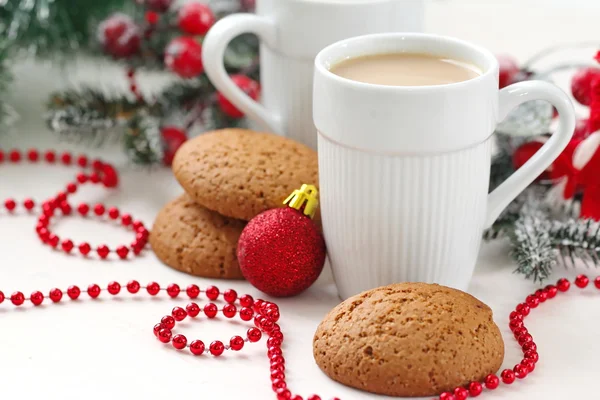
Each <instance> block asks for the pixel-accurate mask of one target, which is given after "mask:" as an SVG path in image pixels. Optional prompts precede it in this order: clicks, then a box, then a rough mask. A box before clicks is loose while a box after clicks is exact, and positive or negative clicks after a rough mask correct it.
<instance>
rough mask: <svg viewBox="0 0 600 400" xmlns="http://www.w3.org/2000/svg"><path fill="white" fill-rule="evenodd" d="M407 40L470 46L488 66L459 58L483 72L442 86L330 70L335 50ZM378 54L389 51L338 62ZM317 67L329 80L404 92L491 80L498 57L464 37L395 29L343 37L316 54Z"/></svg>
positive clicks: (424, 90) (343, 58) (345, 58)
mask: <svg viewBox="0 0 600 400" xmlns="http://www.w3.org/2000/svg"><path fill="white" fill-rule="evenodd" d="M407 40H413V41H414V40H425V41H429V42H446V43H448V44H450V45H451V46H454V47H456V46H458V47H462V48H465V49H468V50H469V51H470V52H472V53H473V54H475V53H478V54H479V55H482V56H483V57H484V59H485V64H486V65H479V64H478V63H475V62H473V60H472V58H473V57H471V59H470V60H462V59H461V60H460V61H463V62H469V63H471V64H473V65H475V66H476V67H478V68H480V69H481V70H482V73H481V74H480V75H478V76H476V77H475V78H472V79H467V80H465V81H460V82H453V83H445V84H439V85H420V86H392V85H382V84H376V83H367V82H360V81H355V80H352V79H348V78H344V77H341V76H339V75H337V74H335V73H333V72H332V71H331V70H330V67H331V64H332V62H331V60H330V59H331V55H332V53H333V52H335V51H337V50H339V49H340V48H345V49H348V50H347V51H346V52H349V51H350V49H351V48H355V47H357V46H359V45H360V44H362V43H364V42H365V41H369V42H381V41H407ZM379 54H389V53H382V52H375V51H373V52H364V54H360V55H353V56H346V57H342V58H340V59H338V60H336V61H335V63H338V62H341V61H344V60H348V59H351V58H356V57H361V56H371V55H379ZM422 54H425V55H427V54H431V52H428V51H426V50H425V51H423V52H422ZM447 56H448V57H450V58H452V55H450V54H448V55H447ZM315 69H316V71H318V72H319V73H321V74H323V75H324V76H326V77H327V78H328V79H332V80H334V81H336V82H337V83H339V84H343V85H350V86H354V87H356V88H357V89H359V88H362V89H377V90H386V91H404V92H427V91H432V90H434V91H435V90H444V89H450V88H459V87H463V86H465V85H471V84H477V83H480V82H481V81H483V80H486V79H489V75H492V74H496V73H497V71H498V60H497V59H496V57H495V56H494V55H493V54H492V52H491V51H489V50H488V49H486V48H484V47H481V46H478V45H476V44H473V43H470V42H467V41H465V40H462V39H458V38H455V37H451V36H444V35H437V34H431V33H416V32H409V33H407V32H394V33H375V34H368V35H361V36H355V37H351V38H348V39H344V40H340V41H338V42H335V43H333V44H331V45H329V46H327V47H325V48H323V49H322V50H321V51H319V53H318V54H317V56H316V57H315Z"/></svg>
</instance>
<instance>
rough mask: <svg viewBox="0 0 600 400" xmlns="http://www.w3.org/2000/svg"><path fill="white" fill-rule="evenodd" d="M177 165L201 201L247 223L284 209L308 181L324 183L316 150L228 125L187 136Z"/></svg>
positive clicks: (185, 185) (175, 168)
mask: <svg viewBox="0 0 600 400" xmlns="http://www.w3.org/2000/svg"><path fill="white" fill-rule="evenodd" d="M172 168H173V172H174V174H175V177H176V178H177V181H179V184H180V185H181V186H182V187H183V188H184V190H185V191H186V192H187V193H188V194H189V195H190V197H191V198H192V199H193V200H194V201H196V202H197V203H198V204H201V205H203V206H204V207H206V208H208V209H210V210H213V211H216V212H218V213H219V214H222V215H225V216H228V217H231V218H236V219H241V220H244V221H249V220H251V219H252V218H253V217H255V216H256V215H258V214H260V213H261V212H263V211H267V210H270V209H272V208H276V207H280V206H281V203H282V202H283V200H284V199H285V198H286V197H287V196H288V195H289V194H290V193H291V192H292V191H293V190H294V189H296V188H298V187H300V186H301V185H302V184H303V183H317V182H318V181H319V179H318V159H317V153H316V152H315V151H314V150H312V149H310V148H308V147H306V146H304V145H302V144H300V143H297V142H295V141H293V140H290V139H287V138H285V137H282V136H278V135H274V134H270V133H261V132H254V131H250V130H245V129H223V130H218V131H214V132H209V133H205V134H203V135H200V136H198V137H196V138H194V139H191V140H188V141H187V142H186V143H184V144H183V145H182V146H181V147H180V148H179V150H178V151H177V154H176V155H175V159H174V160H173V166H172ZM315 220H316V221H319V220H320V217H319V215H317V216H316V217H315Z"/></svg>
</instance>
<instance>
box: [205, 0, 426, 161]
mask: <svg viewBox="0 0 600 400" xmlns="http://www.w3.org/2000/svg"><path fill="white" fill-rule="evenodd" d="M423 8H424V7H423V0H258V1H257V4H256V15H254V14H234V15H230V16H228V17H225V18H223V19H221V20H220V21H219V22H217V23H216V24H215V25H214V26H213V27H212V28H211V30H210V31H209V32H208V34H207V35H206V38H205V39H204V42H203V44H202V48H203V49H202V59H203V63H204V69H205V71H206V74H207V75H208V77H209V79H210V80H211V82H212V83H213V84H214V85H215V87H216V88H217V89H218V90H219V91H220V92H222V93H223V94H224V95H225V96H226V97H227V98H228V99H229V100H230V101H231V102H232V103H233V104H234V105H235V106H236V107H238V108H239V109H240V110H242V111H243V112H244V113H245V114H246V115H247V116H248V117H249V118H250V120H252V121H253V122H255V123H256V124H255V126H256V127H257V128H260V129H264V130H267V131H271V132H275V133H278V134H280V135H284V136H287V137H290V138H292V139H294V140H296V141H299V142H301V143H304V144H306V145H307V146H310V147H312V148H314V149H316V148H317V134H316V129H315V126H314V124H313V117H312V79H313V73H314V71H313V66H314V58H315V56H316V55H317V53H318V52H319V51H320V50H321V49H322V48H323V47H325V46H327V45H329V44H331V43H334V42H336V41H338V40H341V39H345V38H349V37H352V36H357V35H363V34H368V33H377V32H401V31H417V32H418V31H421V30H422V24H423V14H424V13H423ZM243 33H254V34H256V35H257V36H258V37H259V39H260V41H261V46H260V83H261V93H262V95H261V102H260V103H258V102H255V101H254V100H252V99H251V98H250V97H248V96H247V95H246V94H245V93H244V92H243V91H242V90H240V89H239V88H238V87H237V86H236V85H235V84H234V83H233V82H232V81H231V79H230V78H229V76H228V75H227V72H226V71H225V68H224V66H223V56H224V53H225V49H226V47H227V45H228V43H229V42H230V41H231V40H232V39H233V38H235V37H236V36H238V35H241V34H243Z"/></svg>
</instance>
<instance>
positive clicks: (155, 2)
mask: <svg viewBox="0 0 600 400" xmlns="http://www.w3.org/2000/svg"><path fill="white" fill-rule="evenodd" d="M143 3H145V4H146V7H148V8H150V9H152V10H155V11H158V12H165V11H167V10H168V9H169V7H171V4H173V0H144V1H143Z"/></svg>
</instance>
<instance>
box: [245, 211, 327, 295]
mask: <svg viewBox="0 0 600 400" xmlns="http://www.w3.org/2000/svg"><path fill="white" fill-rule="evenodd" d="M237 255H238V261H239V263H240V269H241V270H242V274H243V275H244V277H245V278H246V279H247V280H248V282H250V283H251V284H252V285H254V287H256V288H257V289H258V290H260V291H262V292H264V293H266V294H268V295H271V296H275V297H287V296H294V295H297V294H299V293H301V292H302V291H304V290H306V289H307V288H308V287H309V286H310V285H312V284H313V283H314V282H315V281H316V280H317V278H318V277H319V275H320V274H321V271H322V270H323V265H324V264H325V240H324V239H323V235H322V234H321V232H320V231H319V228H318V227H317V225H316V224H315V223H314V221H313V220H312V219H310V218H309V217H308V216H306V215H304V214H303V213H302V212H301V211H298V210H296V209H294V208H291V207H284V208H276V209H273V210H269V211H265V212H264V213H262V214H259V215H258V216H256V217H254V218H253V219H252V220H251V221H250V222H249V223H248V225H246V228H244V231H243V232H242V235H241V236H240V240H239V242H238V249H237Z"/></svg>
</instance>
